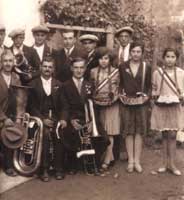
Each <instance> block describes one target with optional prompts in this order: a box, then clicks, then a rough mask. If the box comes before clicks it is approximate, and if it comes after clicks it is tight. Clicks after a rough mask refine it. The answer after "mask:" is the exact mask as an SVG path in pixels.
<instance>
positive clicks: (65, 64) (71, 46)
mask: <svg viewBox="0 0 184 200" xmlns="http://www.w3.org/2000/svg"><path fill="white" fill-rule="evenodd" d="M61 35H62V39H63V46H64V47H63V48H62V49H61V50H59V51H57V53H56V54H55V62H56V73H55V76H56V78H57V79H58V80H60V81H61V82H65V81H67V80H69V79H70V78H71V77H72V72H71V69H70V65H71V59H72V58H74V57H76V56H78V55H80V54H81V53H82V51H81V49H80V48H79V47H77V46H76V32H75V31H73V30H69V31H67V30H65V31H63V32H62V33H61Z"/></svg>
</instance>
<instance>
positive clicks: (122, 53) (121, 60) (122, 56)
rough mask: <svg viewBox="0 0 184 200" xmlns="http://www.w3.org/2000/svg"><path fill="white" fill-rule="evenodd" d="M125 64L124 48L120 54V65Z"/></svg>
mask: <svg viewBox="0 0 184 200" xmlns="http://www.w3.org/2000/svg"><path fill="white" fill-rule="evenodd" d="M123 62H124V48H123V47H122V51H121V54H120V59H119V64H120V63H123Z"/></svg>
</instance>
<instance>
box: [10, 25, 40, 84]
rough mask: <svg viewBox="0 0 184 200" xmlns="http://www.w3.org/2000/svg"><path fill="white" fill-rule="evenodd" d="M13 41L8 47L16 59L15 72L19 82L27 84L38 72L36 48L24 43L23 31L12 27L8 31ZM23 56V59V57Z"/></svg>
mask: <svg viewBox="0 0 184 200" xmlns="http://www.w3.org/2000/svg"><path fill="white" fill-rule="evenodd" d="M9 37H10V38H11V39H12V41H13V45H12V46H11V47H10V50H11V51H12V53H13V55H14V56H15V58H16V61H17V68H18V69H17V71H16V72H17V73H18V74H19V75H20V79H21V82H22V83H23V85H24V84H27V83H28V82H29V81H31V80H32V79H34V78H35V77H37V76H38V74H39V60H38V56H37V53H36V50H35V49H33V48H31V47H28V46H26V45H25V44H24V39H25V31H24V30H23V29H14V30H12V31H11V32H10V33H9ZM24 58H25V59H24Z"/></svg>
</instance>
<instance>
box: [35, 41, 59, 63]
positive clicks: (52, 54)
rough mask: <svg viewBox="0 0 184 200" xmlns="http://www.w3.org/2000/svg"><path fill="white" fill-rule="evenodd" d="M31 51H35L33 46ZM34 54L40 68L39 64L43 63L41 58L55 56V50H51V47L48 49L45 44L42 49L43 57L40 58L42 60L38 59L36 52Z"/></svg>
mask: <svg viewBox="0 0 184 200" xmlns="http://www.w3.org/2000/svg"><path fill="white" fill-rule="evenodd" d="M33 49H34V50H35V51H36V49H35V48H34V46H33ZM36 54H37V60H38V61H37V62H38V63H39V66H40V64H41V62H42V61H43V58H45V57H46V56H48V55H49V56H50V55H51V56H54V55H55V54H56V50H55V49H53V48H51V47H49V46H48V45H47V44H46V43H45V44H44V49H43V56H42V60H41V59H40V57H39V55H38V53H37V51H36Z"/></svg>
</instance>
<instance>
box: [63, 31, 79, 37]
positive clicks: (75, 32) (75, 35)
mask: <svg viewBox="0 0 184 200" xmlns="http://www.w3.org/2000/svg"><path fill="white" fill-rule="evenodd" d="M63 33H73V34H74V37H77V31H76V30H67V29H65V30H62V31H61V34H62V35H63Z"/></svg>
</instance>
